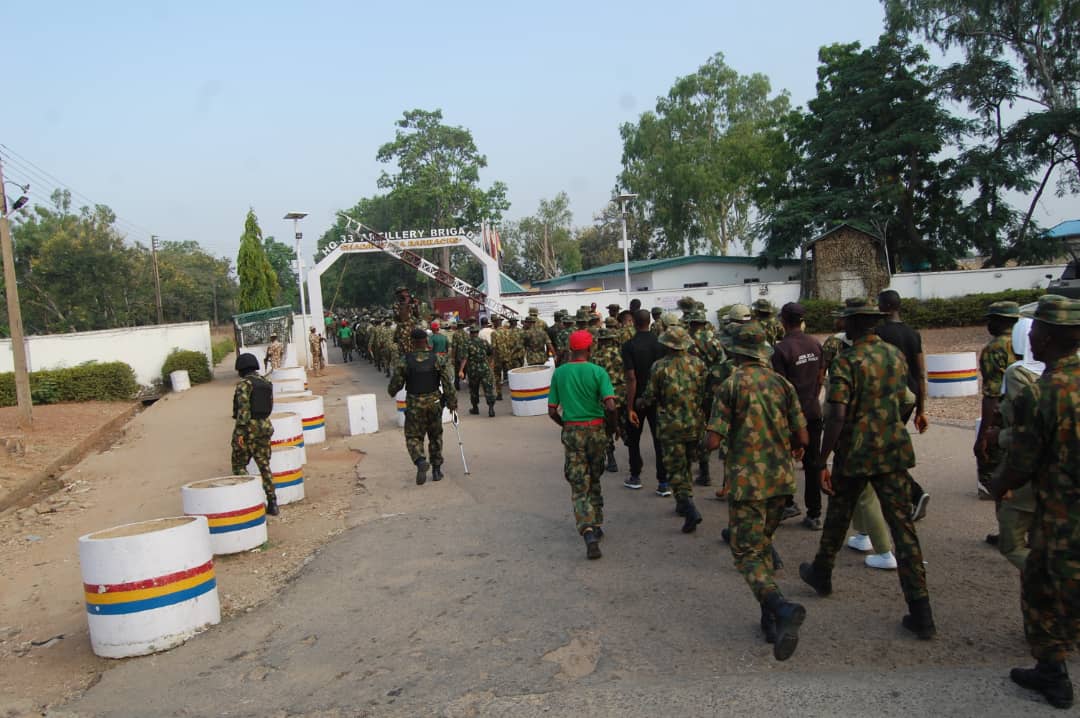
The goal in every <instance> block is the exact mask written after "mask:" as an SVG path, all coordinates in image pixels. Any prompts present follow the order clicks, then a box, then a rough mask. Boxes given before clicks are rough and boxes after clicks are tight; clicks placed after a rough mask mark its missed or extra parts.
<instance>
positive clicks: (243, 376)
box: [231, 327, 319, 516]
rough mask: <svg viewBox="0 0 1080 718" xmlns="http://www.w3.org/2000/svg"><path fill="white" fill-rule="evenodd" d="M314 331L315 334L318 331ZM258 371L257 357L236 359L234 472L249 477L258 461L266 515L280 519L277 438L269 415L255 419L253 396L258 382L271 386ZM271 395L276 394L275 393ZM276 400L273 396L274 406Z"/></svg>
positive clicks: (313, 328) (246, 356) (243, 356)
mask: <svg viewBox="0 0 1080 718" xmlns="http://www.w3.org/2000/svg"><path fill="white" fill-rule="evenodd" d="M311 330H312V331H315V327H312V328H311ZM315 336H319V335H318V334H316V335H315ZM258 369H259V360H258V359H256V358H255V355H254V354H246V353H245V354H241V355H240V356H238V357H236V371H237V373H238V374H240V381H239V382H237V384H236V390H235V391H234V392H233V413H232V415H233V419H234V420H235V424H234V425H233V433H232V457H231V459H232V472H233V473H234V474H236V475H237V476H244V475H247V465H248V462H250V461H252V460H254V461H255V466H257V467H259V476H261V477H262V487H263V493H265V494H266V513H268V514H270V515H271V516H277V515H278V505H277V493H276V492H275V490H274V474H273V473H272V472H271V471H270V439H271V438H272V437H273V435H274V427H273V425H272V424H271V423H270V415H269V414H267V415H266V416H265V417H263V418H261V419H256V418H255V417H253V416H252V415H251V393H252V391H253V390H254V388H255V382H263V383H264V384H268V383H269V382H267V381H266V380H265V379H262V378H261V377H259V376H258V374H257V371H258ZM270 391H271V392H273V389H271V390H270ZM272 397H273V394H272V393H271V406H273V398H272Z"/></svg>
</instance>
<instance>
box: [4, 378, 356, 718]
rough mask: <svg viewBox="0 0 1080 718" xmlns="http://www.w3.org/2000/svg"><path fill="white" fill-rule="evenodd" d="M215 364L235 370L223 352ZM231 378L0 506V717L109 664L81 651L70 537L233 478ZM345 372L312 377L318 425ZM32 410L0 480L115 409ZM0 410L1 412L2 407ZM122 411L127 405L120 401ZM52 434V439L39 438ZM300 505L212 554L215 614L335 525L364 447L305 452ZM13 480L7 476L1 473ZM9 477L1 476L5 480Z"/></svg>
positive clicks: (281, 570) (265, 588) (173, 401)
mask: <svg viewBox="0 0 1080 718" xmlns="http://www.w3.org/2000/svg"><path fill="white" fill-rule="evenodd" d="M222 366H223V367H231V366H232V359H231V358H227V359H226V360H225V361H224V362H223V363H222ZM234 379H235V375H234V374H233V373H232V372H231V371H220V370H219V372H218V374H217V378H216V379H215V381H213V382H211V383H210V384H205V385H202V386H197V387H194V388H193V389H192V390H190V391H189V392H185V393H183V394H172V395H167V396H166V397H165V398H163V399H162V400H161V401H159V402H157V403H156V404H154V405H153V406H151V407H150V408H148V409H147V410H146V411H144V412H142V413H140V414H139V415H138V416H135V417H134V418H133V419H132V420H131V421H130V422H125V423H124V424H123V425H122V426H121V427H119V428H118V429H117V430H116V431H110V432H106V433H107V436H106V437H102V442H103V443H104V445H103V447H102V448H101V450H100V451H97V452H96V453H91V454H90V455H88V456H86V458H85V459H84V460H83V461H81V462H79V463H77V464H76V465H74V466H72V467H65V469H67V470H65V471H63V472H61V473H60V474H59V475H58V477H57V479H56V482H55V484H54V485H53V487H52V488H56V489H58V490H55V492H54V493H51V494H49V495H46V496H41V497H35V498H36V500H33V499H31V500H33V503H31V504H30V505H25V506H22V507H18V506H16V507H12V508H11V509H9V510H7V511H4V512H2V513H0V547H2V550H3V552H4V555H5V559H6V560H5V562H4V563H3V565H2V567H0V616H2V618H0V716H2V715H9V714H11V715H24V714H38V713H40V712H41V711H43V709H44V708H45V707H46V706H48V705H55V704H56V703H57V702H58V701H61V700H63V699H64V698H66V697H70V696H72V695H74V694H77V693H79V692H81V691H83V690H85V689H86V688H87V687H89V686H91V685H93V684H94V683H96V682H97V681H98V680H99V679H100V677H101V674H102V671H104V670H105V669H107V668H109V667H112V666H115V665H118V663H120V662H118V661H107V660H105V659H101V658H98V657H96V656H95V655H94V654H93V653H92V651H91V649H90V641H89V632H88V628H87V623H86V615H85V608H84V605H83V600H82V586H81V583H82V580H81V574H80V570H79V563H78V537H79V536H81V535H83V534H86V533H89V532H92V531H97V530H101V529H105V528H109V527H111V526H115V525H118V524H123V523H129V522H133V521H141V520H145V519H150V518H157V517H162V516H170V515H178V514H180V513H182V509H181V503H180V486H181V485H182V484H184V483H187V482H189V481H194V480H198V479H202V478H210V477H213V476H221V475H226V474H229V473H231V471H230V467H229V449H228V442H229V434H230V432H231V428H232V420H231V418H230V407H231V396H232V388H233V383H234ZM343 383H344V382H343V379H342V371H341V370H340V369H336V368H331V369H330V370H329V371H328V372H327V375H326V376H325V377H322V378H313V379H312V381H311V388H312V390H313V391H314V392H315V393H318V394H326V395H327V396H326V402H327V406H326V414H327V418H328V422H327V425H328V426H330V427H338V431H339V432H340V427H342V426H344V425H345V421H344V401H343V399H340V395H342V394H343V393H344V391H345V387H344V386H342V385H343ZM40 409H41V410H40V411H39V408H37V407H35V431H34V440H33V442H32V444H31V446H32V447H33V448H34V451H33V454H31V452H30V451H29V450H28V452H27V453H28V456H32V457H33V459H34V462H35V463H34V464H32V465H31V463H30V462H29V461H28V462H27V463H26V464H22V465H20V466H19V468H18V471H19V473H18V474H16V473H15V471H14V470H13V469H12V468H11V467H9V466H8V465H7V464H6V463H5V465H4V466H3V468H0V475H4V476H10V477H15V478H19V477H21V478H23V479H25V478H26V476H28V475H30V474H32V473H33V471H34V470H38V471H40V470H41V469H40V467H41V466H43V465H47V464H48V462H49V454H48V452H47V451H46V450H45V447H48V446H52V447H53V448H54V449H57V447H58V446H59V449H57V450H56V451H54V458H53V461H55V454H56V453H62V451H61V449H62V444H63V437H64V432H65V431H67V435H68V437H69V438H68V444H70V443H71V441H72V439H74V440H75V442H76V443H77V442H79V441H81V440H83V439H84V438H85V436H88V435H90V434H92V433H93V430H94V428H95V427H101V426H102V425H107V424H108V423H109V422H110V421H111V420H113V419H114V418H115V417H114V414H115V412H116V411H117V410H118V409H123V407H118V406H117V405H115V404H80V405H58V406H56V407H40ZM3 411H6V410H3ZM128 411H130V409H128ZM46 437H48V438H49V439H50V440H52V441H53V443H52V444H49V443H47V442H46V441H44V440H43V439H45V438H46ZM307 455H308V464H307V465H306V466H305V467H304V472H305V487H306V499H305V500H304V501H303V502H301V503H297V504H292V505H289V506H285V507H282V514H281V516H280V517H279V518H277V519H271V523H270V541H269V542H268V543H267V544H266V545H264V546H263V547H262V548H260V549H256V550H254V551H252V552H248V553H245V554H240V555H236V556H223V557H217V558H216V560H215V564H216V570H217V574H218V581H219V586H220V589H219V590H220V596H221V601H222V613H223V619H227V618H228V617H230V616H235V615H237V614H240V613H243V612H246V611H249V610H252V608H253V607H254V606H256V605H258V604H260V603H262V602H264V601H265V600H266V599H268V598H270V597H271V596H273V595H274V594H275V593H277V592H278V591H279V590H280V589H281V587H282V586H283V585H284V584H285V583H286V582H287V581H288V580H289V579H290V578H291V577H292V576H294V575H295V574H296V572H297V570H298V569H299V568H300V567H302V566H303V565H304V564H305V562H306V561H308V560H310V558H311V556H312V554H313V553H314V552H315V550H316V549H317V548H318V547H320V546H322V545H323V544H325V543H326V542H327V541H328V540H329V539H330V538H331V537H333V536H334V535H336V534H337V533H339V532H341V531H342V530H343V528H344V525H345V515H346V512H347V510H348V507H349V503H350V500H351V497H352V495H353V493H355V491H356V486H357V466H358V463H359V462H360V460H361V459H362V458H363V454H362V453H360V452H357V451H352V450H350V449H349V448H348V446H347V445H346V444H345V439H344V437H342V436H340V435H337V436H328V441H327V442H326V443H325V444H322V445H316V446H311V447H309V448H308V451H307ZM7 481H8V482H11V483H12V484H14V483H15V480H14V479H12V478H9V479H7ZM5 483H6V482H5Z"/></svg>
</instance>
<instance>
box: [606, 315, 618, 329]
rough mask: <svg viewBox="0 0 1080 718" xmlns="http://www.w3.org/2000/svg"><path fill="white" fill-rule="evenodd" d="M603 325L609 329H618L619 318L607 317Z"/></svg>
mask: <svg viewBox="0 0 1080 718" xmlns="http://www.w3.org/2000/svg"><path fill="white" fill-rule="evenodd" d="M604 326H605V327H607V328H609V329H618V328H619V320H618V319H616V318H615V317H608V318H607V319H605V320H604Z"/></svg>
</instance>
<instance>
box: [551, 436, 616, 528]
mask: <svg viewBox="0 0 1080 718" xmlns="http://www.w3.org/2000/svg"><path fill="white" fill-rule="evenodd" d="M606 443H607V434H605V433H604V427H603V426H601V425H599V424H597V425H595V426H564V427H563V430H562V444H563V450H564V451H565V453H566V461H565V463H564V465H563V473H564V475H565V476H566V482H567V483H568V484H570V496H571V499H572V500H573V503H574V520H575V521H576V523H577V530H578V533H579V534H580V533H584V532H585V529H587V528H593V527H596V526H601V525H603V523H604V495H603V493H601V489H600V477H601V476H603V475H604V446H605V444H606Z"/></svg>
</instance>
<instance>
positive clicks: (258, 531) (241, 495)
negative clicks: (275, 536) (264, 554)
mask: <svg viewBox="0 0 1080 718" xmlns="http://www.w3.org/2000/svg"><path fill="white" fill-rule="evenodd" d="M180 498H181V500H182V501H183V503H184V513H185V514H186V515H188V516H205V517H206V522H207V524H208V526H209V529H210V546H211V548H212V549H213V551H214V554H226V553H239V552H240V551H248V550H250V549H253V548H255V547H256V546H262V545H263V544H264V543H266V494H265V493H264V492H263V488H262V479H260V478H259V477H257V476H219V477H218V478H215V479H203V480H202V481H192V482H191V483H190V484H184V485H183V486H181V487H180Z"/></svg>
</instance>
